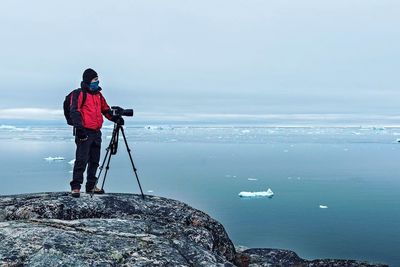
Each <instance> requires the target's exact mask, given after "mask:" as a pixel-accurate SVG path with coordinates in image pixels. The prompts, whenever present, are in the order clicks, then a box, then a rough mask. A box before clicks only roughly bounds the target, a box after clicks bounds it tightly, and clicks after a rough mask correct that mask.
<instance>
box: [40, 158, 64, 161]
mask: <svg viewBox="0 0 400 267" xmlns="http://www.w3.org/2000/svg"><path fill="white" fill-rule="evenodd" d="M44 159H45V160H47V161H58V160H64V158H63V157H47V158H44Z"/></svg>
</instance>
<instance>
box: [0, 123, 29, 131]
mask: <svg viewBox="0 0 400 267" xmlns="http://www.w3.org/2000/svg"><path fill="white" fill-rule="evenodd" d="M0 130H9V131H27V130H28V128H19V127H16V126H14V125H5V124H2V125H0Z"/></svg>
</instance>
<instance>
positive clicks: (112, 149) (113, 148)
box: [90, 123, 144, 199]
mask: <svg viewBox="0 0 400 267" xmlns="http://www.w3.org/2000/svg"><path fill="white" fill-rule="evenodd" d="M119 132H121V133H122V136H123V137H124V141H125V146H126V150H127V151H128V154H129V158H130V160H131V163H132V168H133V172H134V173H135V176H136V180H137V182H138V185H139V188H140V192H141V194H142V199H144V194H143V190H142V186H141V185H140V181H139V177H138V175H137V172H136V171H137V169H136V167H135V164H134V163H133V159H132V155H131V149H130V148H129V146H128V141H126V136H125V132H124V128H123V127H122V125H121V124H118V123H114V130H113V133H112V136H111V141H110V144H109V145H108V147H107V148H106V151H107V152H106V155H105V157H104V160H103V163H102V164H101V166H100V168H99V169H100V172H99V175H98V178H97V179H96V185H97V183H98V181H99V179H100V176H101V173H102V172H103V169H104V164H105V163H106V161H107V166H106V171H105V172H104V178H103V183H102V185H101V189H103V188H104V183H105V181H106V178H107V173H108V170H109V169H110V161H111V156H112V155H116V154H117V151H118V138H119ZM96 185H95V186H94V187H93V191H92V192H91V194H90V197H93V194H94V188H96Z"/></svg>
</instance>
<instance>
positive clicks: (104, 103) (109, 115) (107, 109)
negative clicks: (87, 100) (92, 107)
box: [100, 95, 112, 120]
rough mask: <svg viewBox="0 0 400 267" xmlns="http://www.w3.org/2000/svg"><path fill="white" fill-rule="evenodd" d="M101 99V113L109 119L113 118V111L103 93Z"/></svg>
mask: <svg viewBox="0 0 400 267" xmlns="http://www.w3.org/2000/svg"><path fill="white" fill-rule="evenodd" d="M100 99H101V113H103V115H104V116H105V117H106V118H107V119H108V120H111V118H112V113H111V109H110V106H109V105H108V104H107V101H106V99H105V98H104V96H103V95H100Z"/></svg>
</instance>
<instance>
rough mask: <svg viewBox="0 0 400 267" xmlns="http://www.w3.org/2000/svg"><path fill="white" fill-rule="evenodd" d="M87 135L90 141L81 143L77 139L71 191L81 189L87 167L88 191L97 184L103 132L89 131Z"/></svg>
mask: <svg viewBox="0 0 400 267" xmlns="http://www.w3.org/2000/svg"><path fill="white" fill-rule="evenodd" d="M87 134H88V139H87V140H86V141H79V139H78V138H77V137H75V144H76V153H75V164H74V171H73V175H72V181H71V183H70V185H71V189H80V188H81V184H82V183H83V173H84V172H85V169H86V165H88V168H87V173H86V174H87V177H86V190H91V189H92V188H93V187H94V185H95V183H96V179H97V178H96V172H97V168H98V167H99V161H100V148H101V131H92V130H87Z"/></svg>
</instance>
